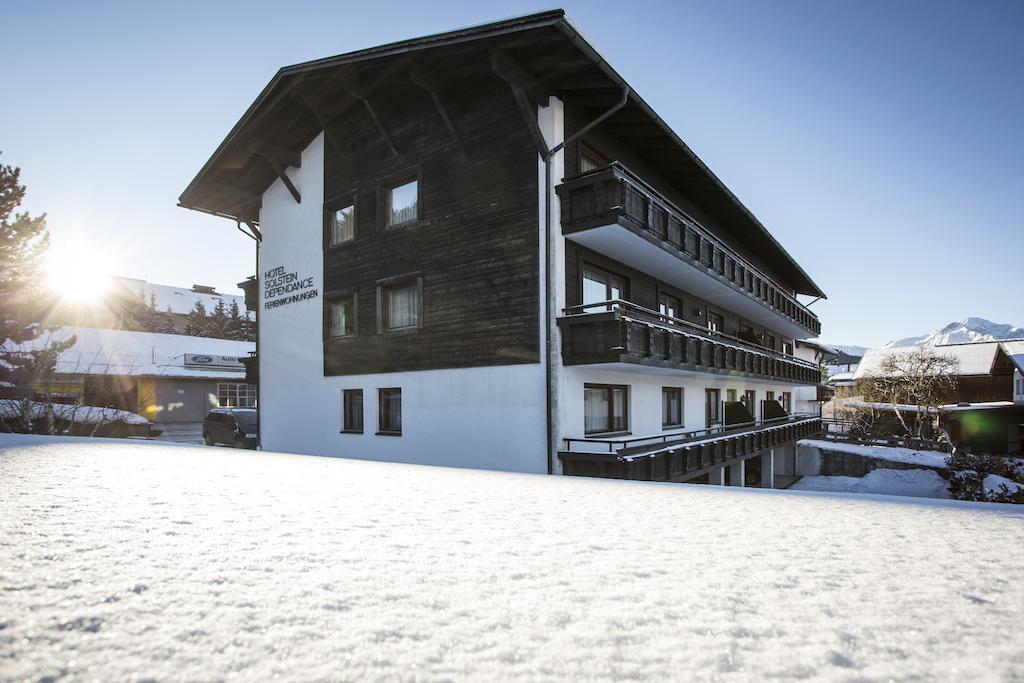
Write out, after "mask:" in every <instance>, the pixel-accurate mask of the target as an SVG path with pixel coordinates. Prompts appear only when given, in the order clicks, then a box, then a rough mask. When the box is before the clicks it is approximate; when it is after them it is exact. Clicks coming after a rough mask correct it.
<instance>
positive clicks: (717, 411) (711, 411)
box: [704, 389, 722, 427]
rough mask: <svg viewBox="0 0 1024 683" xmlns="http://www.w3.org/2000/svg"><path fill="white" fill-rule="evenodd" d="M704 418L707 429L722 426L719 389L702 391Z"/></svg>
mask: <svg viewBox="0 0 1024 683" xmlns="http://www.w3.org/2000/svg"><path fill="white" fill-rule="evenodd" d="M704 417H705V418H706V420H705V421H706V423H707V424H706V426H707V427H712V426H714V425H720V424H722V391H721V390H720V389H705V390H704Z"/></svg>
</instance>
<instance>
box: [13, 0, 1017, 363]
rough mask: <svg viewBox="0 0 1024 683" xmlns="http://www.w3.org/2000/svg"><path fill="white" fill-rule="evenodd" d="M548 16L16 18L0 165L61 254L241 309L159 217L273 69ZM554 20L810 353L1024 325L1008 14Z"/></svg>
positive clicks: (217, 233) (228, 230)
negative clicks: (732, 201)
mask: <svg viewBox="0 0 1024 683" xmlns="http://www.w3.org/2000/svg"><path fill="white" fill-rule="evenodd" d="M555 6H557V5H553V4H550V3H543V4H542V3H538V2H507V3H503V4H500V5H498V4H493V5H491V4H487V3H480V2H463V1H458V2H453V1H447V2H446V1H444V0H438V1H436V2H431V3H401V2H397V3H396V2H391V3H387V4H383V3H345V2H330V3H328V2H304V1H301V0H290V1H289V2H286V3H282V2H260V1H258V0H250V1H248V2H235V3H215V2H173V3H172V2H167V3H164V4H161V5H158V4H156V3H135V2H124V3H113V2H94V3H78V2H74V3H71V2H68V3H56V2H45V1H39V2H26V3H17V4H9V5H7V6H6V7H5V9H4V15H5V22H6V23H7V27H6V29H7V30H5V32H4V33H5V38H4V45H5V52H6V53H7V60H6V61H7V64H8V70H7V73H6V74H5V79H4V80H5V87H4V94H3V96H2V101H3V105H2V106H0V150H2V151H3V156H0V161H2V162H3V163H7V164H13V165H17V166H20V167H21V168H22V176H23V180H24V181H25V182H26V183H27V184H28V186H29V197H28V200H27V202H26V204H25V207H26V208H27V209H28V210H29V211H31V212H33V213H38V212H42V211H46V212H48V214H49V222H50V227H51V229H52V232H53V235H54V241H55V244H56V246H57V248H59V249H65V250H69V251H74V252H76V253H77V252H81V253H95V258H96V259H97V262H99V263H103V265H104V266H105V269H106V270H109V271H111V272H112V273H114V274H121V275H129V276H135V277H144V278H147V279H149V280H152V281H155V282H161V283H168V284H182V285H191V284H193V283H202V284H212V285H215V286H217V287H218V288H219V289H222V290H225V291H236V290H234V289H233V287H234V283H236V282H238V281H240V280H242V279H243V277H244V276H246V275H248V274H250V273H251V272H252V271H253V253H252V246H251V243H250V242H249V241H247V240H246V238H245V237H243V236H242V235H241V234H239V233H238V232H237V231H235V227H234V225H233V224H232V223H231V222H229V221H226V220H223V219H216V218H212V217H208V216H204V215H200V214H197V213H194V212H190V211H186V210H184V209H180V208H177V207H176V206H175V204H176V201H177V196H178V195H179V194H180V192H181V191H182V190H183V189H184V187H185V186H186V185H187V184H188V182H189V181H190V180H191V179H192V177H193V176H194V175H195V173H196V172H197V171H198V170H199V168H200V166H201V165H202V164H203V163H204V162H205V161H206V159H207V158H208V157H209V156H210V154H211V153H212V152H213V150H214V148H215V147H216V145H217V144H218V143H219V142H220V141H221V140H222V139H223V137H224V136H225V135H226V134H227V132H228V130H229V129H230V128H231V126H232V125H234V123H235V122H236V121H237V120H238V118H239V117H240V116H241V114H242V113H243V112H244V111H245V109H246V107H248V105H249V104H250V103H251V102H252V100H253V99H254V98H255V97H256V95H257V94H258V93H259V91H260V89H261V88H262V87H263V86H264V85H265V84H266V83H267V81H268V80H269V79H270V78H271V77H272V76H273V74H274V72H275V71H276V70H277V69H278V68H279V67H281V66H283V65H286V64H292V63H295V62H300V61H304V60H308V59H314V58H318V57H323V56H326V55H330V54H338V53H343V52H348V51H350V50H356V49H359V48H363V47H368V46H372V45H378V44H381V43H384V42H389V41H393V40H400V39H403V38H409V37H413V36H417V35H423V34H428V33H435V32H439V31H444V30H448V29H451V28H456V27H459V26H465V25H468V24H475V23H480V22H483V21H489V20H494V19H499V18H503V17H507V16H510V15H515V14H522V13H527V12H532V11H538V10H542V9H550V8H552V7H555ZM562 6H563V7H564V8H565V9H566V10H567V11H568V13H569V15H570V16H571V17H572V18H573V20H574V21H575V22H576V23H577V24H578V25H579V26H580V27H581V28H582V29H583V31H584V32H585V33H586V34H587V35H588V37H589V38H590V39H591V41H592V42H593V43H594V44H595V45H596V46H597V48H598V49H599V50H600V51H601V52H602V53H603V55H604V56H605V57H606V58H607V59H608V61H610V62H611V63H612V64H613V65H614V66H615V68H616V69H617V70H618V71H619V73H621V74H622V75H623V76H624V77H625V78H626V79H627V80H628V81H629V82H630V83H631V84H632V85H633V86H634V87H635V89H636V90H637V91H638V92H639V93H640V94H641V95H642V96H643V97H644V98H645V99H646V100H647V101H648V102H649V103H650V104H651V105H652V106H653V107H654V108H655V109H656V110H657V111H658V112H659V114H661V116H662V117H663V118H664V119H665V120H666V121H667V122H668V123H669V124H670V125H671V126H673V128H674V129H675V130H676V132H678V133H679V134H680V136H681V137H682V138H683V139H684V140H686V141H687V143H688V144H689V145H690V146H691V147H692V148H693V149H694V150H695V151H696V152H697V154H699V155H700V156H701V158H702V159H703V160H704V161H705V162H706V163H707V164H708V165H709V166H710V167H711V168H712V169H713V170H714V171H715V173H717V174H718V176H719V177H720V178H722V180H723V181H724V182H725V183H726V184H727V185H728V186H729V187H730V188H731V189H732V190H733V191H734V192H735V193H736V194H737V195H738V196H739V197H740V199H741V200H742V201H743V202H744V203H745V204H746V205H747V206H748V207H749V208H750V209H751V210H752V211H753V212H754V213H755V214H756V215H757V216H758V217H759V218H760V219H761V221H762V222H763V223H764V224H765V225H766V226H768V228H769V230H771V231H772V233H773V234H774V235H775V236H776V238H777V239H778V240H779V241H780V242H781V243H782V244H783V245H784V246H785V247H786V248H787V249H788V250H789V251H790V253H791V254H793V256H794V257H795V258H796V259H797V260H798V261H799V262H800V263H801V264H802V265H803V266H804V267H805V269H806V270H807V271H808V272H809V273H810V274H811V276H812V277H813V278H814V279H815V280H816V281H817V282H818V284H819V285H821V287H822V288H823V289H824V290H825V292H826V293H827V294H828V295H829V299H828V300H826V301H820V302H818V303H816V304H815V305H814V306H813V310H815V311H816V312H817V313H818V315H819V316H820V317H821V319H822V324H823V330H824V332H823V335H822V338H823V339H825V340H827V341H832V342H834V343H848V344H861V345H875V344H881V343H884V342H885V341H888V340H889V339H892V338H897V337H904V336H909V335H913V334H919V333H924V332H928V331H930V330H932V329H934V328H937V327H939V326H941V325H944V324H945V323H947V322H950V321H952V320H958V319H963V318H965V317H967V316H980V317H984V318H988V319H990V320H993V321H996V322H1003V323H1012V324H1014V325H1024V297H1022V296H1021V264H1022V263H1024V212H1022V207H1021V203H1022V202H1021V200H1022V199H1024V135H1022V124H1021V122H1022V121H1024V69H1022V65H1024V40H1022V39H1021V35H1022V32H1024V2H1018V1H1010V2H968V1H966V0H965V1H964V2H957V3H953V2H858V3H839V2H773V3H767V2H749V3H748V2H712V1H708V2H633V3H621V2H586V3H582V2H580V3H576V2H566V3H564V4H563V5H562ZM12 60H13V61H12ZM104 258H105V259H106V262H105V263H104V262H103V259H104Z"/></svg>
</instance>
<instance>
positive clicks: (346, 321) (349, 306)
mask: <svg viewBox="0 0 1024 683" xmlns="http://www.w3.org/2000/svg"><path fill="white" fill-rule="evenodd" d="M328 301H329V305H330V308H329V310H328V318H329V320H328V327H327V330H328V337H329V338H331V339H337V338H339V337H351V336H352V335H353V334H355V332H356V325H355V297H354V296H353V295H351V294H349V295H346V296H339V297H335V298H332V299H329V300H328Z"/></svg>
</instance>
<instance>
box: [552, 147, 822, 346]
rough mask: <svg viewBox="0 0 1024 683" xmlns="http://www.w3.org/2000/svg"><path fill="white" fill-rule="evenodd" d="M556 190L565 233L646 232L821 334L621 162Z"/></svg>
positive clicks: (807, 314)
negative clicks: (615, 228) (611, 228)
mask: <svg viewBox="0 0 1024 683" xmlns="http://www.w3.org/2000/svg"><path fill="white" fill-rule="evenodd" d="M556 191H557V192H558V196H559V199H560V200H561V206H562V227H563V230H565V232H566V233H570V232H576V231H580V230H586V229H588V228H593V227H598V226H601V225H608V224H609V223H619V224H621V225H624V226H626V227H628V228H630V229H632V230H634V231H638V232H639V231H645V232H647V233H649V234H651V235H653V236H655V237H657V238H658V239H660V240H661V242H662V244H663V245H664V246H666V247H668V248H670V249H671V250H672V251H673V252H674V253H675V254H676V255H677V256H679V257H680V258H681V259H683V260H684V261H687V262H688V263H690V264H691V265H693V266H694V267H699V268H703V269H706V270H707V271H709V272H712V273H715V274H717V275H718V276H719V277H720V278H722V279H724V280H725V281H726V282H727V283H728V284H729V285H730V286H732V287H733V288H734V289H736V290H739V291H743V292H745V293H746V294H747V295H748V296H749V297H751V298H753V299H755V300H756V301H758V302H759V303H760V304H761V305H763V306H765V307H766V308H768V309H769V310H771V311H774V312H775V313H777V314H779V315H781V316H783V317H785V318H787V319H789V320H790V321H792V322H793V323H795V324H796V325H799V326H800V327H801V328H803V329H805V330H807V331H808V332H809V333H810V336H815V337H816V336H818V335H819V334H820V333H821V323H820V322H819V320H818V318H817V316H815V315H814V314H813V313H811V311H810V310H808V309H807V308H806V307H805V306H804V305H803V304H801V303H800V302H799V301H797V300H796V298H795V297H793V296H792V295H790V294H789V293H788V292H787V291H785V289H783V288H782V287H780V286H779V285H778V284H776V283H775V282H774V281H773V280H772V279H771V278H770V277H768V276H767V275H765V274H764V273H763V272H762V271H760V270H759V269H758V268H757V267H755V266H754V265H752V264H751V263H750V262H749V261H747V260H746V259H744V258H743V257H742V256H740V255H739V254H737V253H736V252H735V251H733V250H732V249H731V248H729V247H728V246H726V245H725V244H724V243H723V242H722V241H721V240H719V239H718V238H716V237H715V236H714V235H712V234H711V233H710V232H709V231H708V230H707V229H705V228H704V227H703V226H701V224H700V223H698V222H697V221H695V220H694V219H693V218H691V217H690V216H689V214H687V213H686V212H685V211H683V210H682V209H680V208H679V207H677V206H676V205H675V204H673V203H672V202H671V201H669V200H668V199H666V198H665V197H663V196H662V195H661V194H659V193H658V192H657V191H656V190H654V189H653V188H651V186H650V185H648V184H647V183H645V182H644V181H643V180H641V179H640V178H638V177H637V176H635V175H634V174H632V173H630V172H629V170H627V169H626V168H625V167H624V166H622V165H621V164H619V163H618V162H613V163H611V164H609V165H608V166H606V167H604V168H600V169H596V170H593V171H589V172H587V173H584V174H582V175H578V176H575V177H572V178H567V179H565V180H564V181H563V182H562V184H561V185H559V186H558V187H557V188H556Z"/></svg>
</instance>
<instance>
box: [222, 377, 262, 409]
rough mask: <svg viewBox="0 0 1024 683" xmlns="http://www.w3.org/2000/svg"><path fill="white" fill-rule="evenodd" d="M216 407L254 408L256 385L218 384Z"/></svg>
mask: <svg viewBox="0 0 1024 683" xmlns="http://www.w3.org/2000/svg"><path fill="white" fill-rule="evenodd" d="M217 405H218V406H219V407H221V408H255V407H256V385H255V384H244V383H235V382H221V383H218V384H217Z"/></svg>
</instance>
